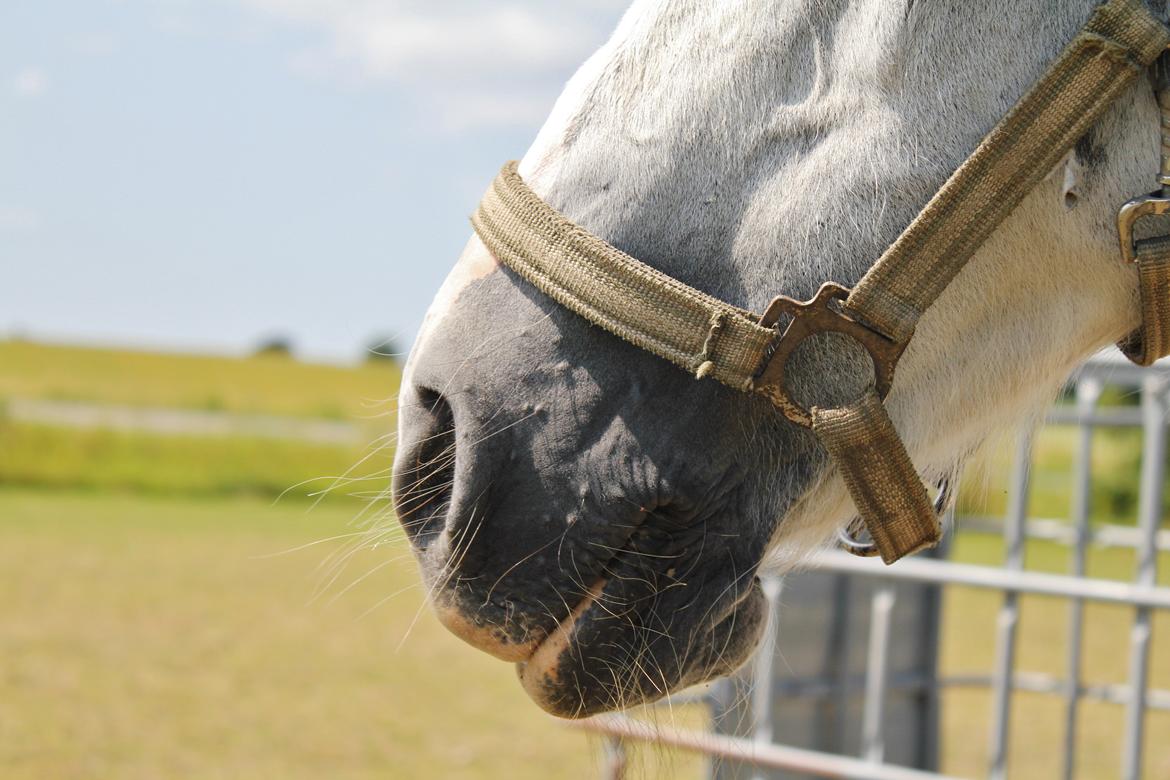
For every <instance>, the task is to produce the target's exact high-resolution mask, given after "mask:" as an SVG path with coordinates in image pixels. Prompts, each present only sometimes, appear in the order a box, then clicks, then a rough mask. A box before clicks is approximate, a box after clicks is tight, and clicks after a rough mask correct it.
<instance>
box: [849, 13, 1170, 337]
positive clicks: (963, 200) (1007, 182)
mask: <svg viewBox="0 0 1170 780" xmlns="http://www.w3.org/2000/svg"><path fill="white" fill-rule="evenodd" d="M1168 44H1170V31H1168V30H1167V28H1166V27H1165V25H1163V24H1162V23H1161V22H1160V21H1158V20H1157V19H1155V18H1154V17H1153V15H1151V13H1150V12H1149V10H1147V9H1146V7H1145V5H1144V4H1143V3H1142V2H1140V0H1110V2H1108V3H1105V4H1104V5H1102V6H1100V7H1099V8H1098V9H1097V10H1096V11H1095V12H1094V14H1093V16H1092V18H1091V19H1090V20H1089V22H1088V24H1086V25H1085V27H1084V28H1083V29H1082V30H1081V32H1080V34H1078V35H1077V37H1076V38H1075V39H1073V41H1072V43H1070V44H1069V45H1068V46H1067V47H1066V48H1065V49H1064V51H1063V52H1062V53H1061V55H1060V56H1059V57H1058V58H1057V59H1056V61H1055V62H1053V63H1052V65H1050V66H1049V68H1048V70H1047V71H1046V72H1045V74H1044V76H1043V77H1042V78H1041V79H1040V80H1039V81H1038V82H1036V84H1035V85H1034V86H1033V87H1032V88H1031V89H1030V90H1029V91H1028V92H1027V93H1026V94H1025V95H1024V97H1023V98H1021V99H1020V101H1019V102H1018V103H1016V105H1015V106H1014V107H1013V108H1012V109H1011V110H1010V111H1009V112H1008V113H1007V115H1006V116H1004V118H1003V119H1002V120H1001V121H1000V122H999V124H998V125H996V126H995V128H994V129H993V130H992V131H991V132H990V133H989V134H988V135H987V136H986V137H985V138H984V139H983V141H982V142H980V144H979V146H978V147H977V148H976V150H975V152H974V153H973V154H972V155H971V156H970V157H968V158H967V160H966V161H965V162H964V163H963V164H962V166H960V167H959V169H958V170H956V171H955V173H954V174H952V175H951V177H950V179H948V180H947V182H946V183H945V184H944V185H943V186H942V188H941V189H940V190H939V191H938V192H937V193H936V194H935V196H934V197H933V198H931V200H930V202H929V203H928V204H927V205H926V207H925V208H923V210H922V211H921V212H920V213H919V214H918V216H917V217H916V218H915V219H914V221H913V222H912V223H910V225H909V227H907V228H906V230H905V231H904V232H903V233H902V235H901V236H899V237H898V239H897V240H896V241H895V242H894V243H893V244H892V245H891V246H890V248H889V249H887V250H886V251H885V253H884V254H883V255H882V256H881V258H880V259H879V260H878V261H877V263H876V264H875V265H874V266H873V267H872V268H870V270H869V272H868V273H866V274H865V276H864V277H863V278H862V279H861V281H860V282H858V284H857V286H856V287H854V288H853V292H852V293H851V294H850V295H849V299H848V301H847V302H846V304H845V308H846V309H847V310H848V311H849V312H850V313H851V314H853V315H855V316H856V317H859V318H860V319H862V320H863V321H865V322H867V323H869V324H870V325H872V326H874V327H876V328H877V329H878V330H880V331H881V332H882V333H884V334H885V335H886V336H888V337H890V338H892V339H894V340H895V341H899V342H904V341H906V340H907V339H909V338H910V336H911V334H912V333H913V332H914V327H915V326H916V325H917V324H918V319H919V318H920V317H921V316H922V314H923V312H925V311H926V310H927V309H928V308H929V307H930V305H931V304H932V303H934V301H935V299H937V298H938V297H939V295H940V294H942V291H943V290H944V289H945V288H946V287H947V285H948V284H950V283H951V280H952V279H954V277H955V275H956V274H958V273H959V271H960V270H961V269H962V268H963V266H964V265H965V264H966V263H967V261H968V260H969V259H970V258H971V257H972V255H974V254H975V252H976V251H977V250H978V249H979V246H980V245H981V244H982V243H983V242H984V241H985V240H986V239H987V237H988V236H989V235H991V233H992V232H993V231H994V230H995V229H996V228H997V227H999V225H1000V223H1002V222H1003V220H1004V219H1006V218H1007V216H1008V214H1010V213H1011V212H1012V210H1013V209H1015V208H1016V206H1017V205H1019V203H1020V201H1022V200H1023V199H1024V197H1025V196H1026V195H1027V194H1028V193H1029V192H1031V191H1032V189H1034V188H1035V186H1036V185H1037V184H1038V183H1039V182H1040V181H1041V179H1043V178H1044V177H1045V176H1046V175H1048V172H1049V171H1051V170H1052V168H1053V166H1055V165H1056V163H1057V162H1059V161H1060V158H1061V157H1063V156H1064V155H1065V153H1067V152H1068V150H1069V149H1071V148H1072V147H1073V145H1074V144H1075V143H1076V142H1077V140H1078V139H1079V138H1080V137H1081V136H1083V135H1084V134H1085V133H1086V132H1087V131H1088V129H1089V128H1090V126H1092V124H1093V123H1094V122H1096V121H1097V119H1098V118H1099V117H1100V116H1101V115H1102V114H1103V113H1104V112H1105V110H1106V109H1107V108H1109V106H1110V105H1111V104H1112V103H1113V102H1114V101H1115V100H1117V98H1118V96H1119V95H1120V94H1121V93H1122V92H1123V91H1124V90H1126V89H1127V88H1128V87H1129V86H1130V85H1131V84H1132V83H1133V82H1134V81H1135V80H1136V79H1137V78H1138V76H1139V75H1141V74H1142V73H1143V72H1144V71H1145V69H1146V67H1147V66H1149V65H1150V63H1151V62H1153V61H1154V59H1155V58H1156V57H1157V56H1158V54H1159V53H1160V52H1161V51H1162V50H1163V49H1165V48H1166V46H1167V45H1168Z"/></svg>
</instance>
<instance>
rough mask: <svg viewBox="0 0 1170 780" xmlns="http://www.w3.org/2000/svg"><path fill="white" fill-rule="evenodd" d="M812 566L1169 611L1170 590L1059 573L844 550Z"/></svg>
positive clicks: (819, 557) (826, 555) (816, 559)
mask: <svg viewBox="0 0 1170 780" xmlns="http://www.w3.org/2000/svg"><path fill="white" fill-rule="evenodd" d="M812 560H813V563H814V565H815V566H816V567H817V568H820V569H827V570H832V571H837V572H841V573H842V574H864V575H865V576H867V577H875V578H879V579H892V580H905V581H907V582H930V583H940V584H944V585H967V586H969V587H972V588H981V589H985V590H997V591H1003V592H1007V593H1035V594H1038V595H1041V596H1061V597H1068V596H1074V597H1078V598H1083V599H1086V600H1088V601H1098V602H1102V603H1106V604H1123V605H1125V606H1130V607H1132V606H1146V607H1154V608H1156V609H1170V588H1167V587H1156V586H1155V587H1149V586H1145V585H1135V584H1133V583H1130V582H1116V581H1114V580H1098V579H1077V578H1076V577H1069V576H1066V575H1063V574H1045V573H1043V572H1035V571H1005V570H1004V569H999V568H996V567H994V566H976V565H974V564H970V563H949V562H943V561H932V560H929V559H925V558H903V559H902V560H900V561H898V565H897V566H884V565H882V563H881V562H880V561H876V562H875V561H873V560H872V559H869V558H858V557H856V556H853V555H849V554H848V553H844V552H837V551H835V550H834V551H827V552H823V553H820V554H818V555H816V556H814V557H813V559H812Z"/></svg>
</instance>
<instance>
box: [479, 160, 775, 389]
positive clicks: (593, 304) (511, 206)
mask: <svg viewBox="0 0 1170 780" xmlns="http://www.w3.org/2000/svg"><path fill="white" fill-rule="evenodd" d="M471 222H472V225H473V226H474V227H475V232H476V233H477V234H478V235H479V237H480V240H482V241H483V243H484V244H485V245H486V246H487V248H488V250H489V251H490V252H491V253H492V254H493V255H494V256H495V257H496V259H497V260H499V261H500V262H501V263H503V264H504V265H506V266H508V267H509V268H511V269H512V270H513V271H515V272H516V273H517V274H519V275H520V276H521V277H523V278H524V279H527V280H528V281H529V282H531V283H532V284H533V285H535V286H536V288H537V289H539V290H540V291H541V292H543V293H545V294H546V295H548V296H549V297H551V298H552V299H553V300H555V301H557V302H558V303H560V304H561V305H562V306H565V307H566V308H568V309H571V310H573V311H575V312H576V313H577V314H580V315H581V316H582V317H584V318H585V319H587V320H589V321H590V322H592V323H593V324H594V325H600V326H601V327H603V328H605V329H606V330H608V331H609V332H611V333H613V334H615V335H617V336H620V337H621V338H623V339H625V340H626V341H628V342H630V343H631V344H634V345H636V346H638V347H641V348H642V349H645V350H647V351H649V352H653V353H654V354H655V355H658V356H659V357H662V358H666V359H667V360H669V361H670V362H672V363H675V364H676V365H679V366H681V367H682V368H685V369H686V370H687V371H689V372H691V374H692V375H694V376H698V377H705V376H711V377H713V378H715V379H718V380H719V381H720V382H723V383H724V384H727V385H730V386H732V387H734V388H735V389H737V390H748V389H750V387H751V379H752V376H753V375H754V374H755V373H756V371H757V370H758V369H759V367H760V363H761V361H762V360H763V356H764V352H765V351H766V350H767V348H768V346H769V344H770V343H771V341H772V340H773V339H774V338H775V337H776V331H774V330H772V329H771V328H764V327H761V326H760V325H759V324H757V323H758V321H759V317H758V315H755V314H752V313H751V312H748V311H744V310H743V309H739V308H737V307H735V306H732V305H731V304H728V303H724V302H723V301H720V300H719V299H717V298H713V297H711V296H710V295H706V294H704V293H702V292H699V291H698V290H696V289H694V288H692V287H689V286H687V285H685V284H683V283H682V282H680V281H678V280H677V279H674V278H672V277H670V276H667V275H666V274H664V273H662V272H661V271H658V270H655V269H654V268H651V267H650V266H648V265H646V264H645V263H642V262H640V261H638V260H636V259H634V258H633V257H630V256H629V255H627V254H626V253H625V252H622V251H621V250H619V249H617V248H615V247H613V246H610V245H609V244H607V243H606V242H604V241H602V240H601V239H600V238H597V237H596V236H594V235H591V234H590V233H588V232H587V231H585V230H584V229H583V228H581V227H579V226H577V225H575V224H573V223H572V222H570V221H569V220H568V219H566V218H565V217H564V216H563V215H561V214H560V213H559V212H557V211H556V210H555V209H553V208H552V207H551V206H549V205H548V204H547V203H545V202H544V201H543V200H541V199H540V198H539V197H538V196H537V195H536V194H535V193H534V192H532V190H531V189H529V187H528V185H527V184H525V183H524V180H523V179H521V178H520V174H519V173H517V170H516V163H515V162H510V163H508V164H507V165H505V166H504V169H503V170H502V171H500V175H499V176H497V177H496V180H495V181H493V182H492V185H491V186H490V187H489V188H488V191H487V193H486V194H485V195H484V197H483V200H482V201H481V202H480V204H479V208H478V209H477V210H476V212H475V214H474V216H472V218H471Z"/></svg>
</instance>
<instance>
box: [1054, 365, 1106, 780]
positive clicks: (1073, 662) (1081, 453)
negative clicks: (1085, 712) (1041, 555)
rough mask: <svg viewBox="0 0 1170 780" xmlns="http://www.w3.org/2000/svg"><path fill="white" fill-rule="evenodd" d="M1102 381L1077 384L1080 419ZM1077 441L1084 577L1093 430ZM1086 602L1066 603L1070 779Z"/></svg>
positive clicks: (1076, 545) (1078, 570) (1073, 570)
mask: <svg viewBox="0 0 1170 780" xmlns="http://www.w3.org/2000/svg"><path fill="white" fill-rule="evenodd" d="M1101 390H1102V385H1101V380H1100V379H1098V378H1096V377H1084V378H1082V379H1080V380H1079V381H1078V382H1077V384H1076V409H1077V412H1078V413H1079V414H1080V416H1081V418H1082V420H1083V419H1084V418H1085V417H1088V416H1089V415H1090V414H1092V412H1093V409H1094V408H1096V406H1097V401H1098V399H1100V397H1101ZM1079 433H1080V435H1079V437H1078V440H1077V452H1076V463H1075V464H1074V466H1073V485H1074V488H1073V490H1074V492H1073V500H1072V524H1073V533H1074V537H1073V548H1072V560H1071V561H1070V567H1069V569H1070V570H1069V573H1070V574H1071V575H1072V576H1073V577H1084V576H1085V563H1086V559H1087V554H1088V546H1089V510H1090V501H1091V500H1092V492H1093V428H1092V427H1091V426H1089V425H1085V424H1083V422H1082V424H1081V426H1080V431H1079ZM1084 619H1085V602H1084V601H1083V600H1081V599H1077V598H1074V599H1072V600H1071V601H1070V602H1069V614H1068V639H1067V640H1066V644H1067V648H1066V650H1067V656H1066V660H1065V666H1066V672H1065V676H1066V684H1065V692H1064V766H1063V769H1064V775H1063V776H1064V778H1065V780H1073V776H1074V775H1075V773H1076V761H1077V742H1076V740H1077V710H1078V705H1079V703H1080V693H1081V651H1082V649H1083V635H1084Z"/></svg>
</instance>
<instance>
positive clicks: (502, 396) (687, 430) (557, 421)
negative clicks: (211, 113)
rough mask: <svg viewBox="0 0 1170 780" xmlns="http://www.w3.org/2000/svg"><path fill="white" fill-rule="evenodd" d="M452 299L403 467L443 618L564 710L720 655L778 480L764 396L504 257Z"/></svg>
mask: <svg viewBox="0 0 1170 780" xmlns="http://www.w3.org/2000/svg"><path fill="white" fill-rule="evenodd" d="M468 254H469V255H471V257H468V256H467V255H465V257H464V260H463V261H462V262H463V263H464V264H467V263H469V262H472V263H477V264H478V266H479V267H480V268H484V267H491V266H493V265H494V264H493V263H492V261H491V260H490V258H487V256H486V250H484V249H483V248H482V246H481V245H479V243H478V241H473V242H472V244H471V245H470V247H469V249H468ZM485 264H486V265H485ZM452 303H453V304H454V305H451V306H449V307H448V308H447V310H446V311H445V312H436V313H434V314H433V315H432V316H433V318H439V321H437V322H434V321H432V322H430V323H428V326H427V329H426V333H425V334H424V336H423V338H422V339H421V340H420V343H419V345H418V346H417V347H416V350H415V353H414V356H413V357H412V363H411V366H410V369H409V372H408V379H407V381H406V383H405V386H404V388H403V393H402V396H401V399H400V404H401V412H400V416H401V422H400V428H401V429H400V442H401V444H400V450H399V453H398V458H397V463H396V468H395V499H396V505H397V510H398V513H399V517H400V521H401V523H402V525H403V527H404V528H405V529H406V530H407V532H408V536H409V538H410V540H411V542H412V544H413V546H414V550H415V552H416V553H417V556H418V558H419V561H420V562H421V566H422V571H423V574H424V579H425V581H426V585H427V586H428V588H430V592H431V600H432V603H433V605H434V606H435V608H436V610H437V612H438V615H439V617H440V619H441V620H442V621H443V622H444V624H445V625H447V627H448V628H450V629H451V630H452V631H453V632H454V633H456V634H457V635H459V636H460V637H462V638H463V639H465V640H466V641H468V642H469V643H471V644H473V645H475V646H476V647H479V648H480V649H482V650H485V651H487V652H489V653H491V654H493V655H495V656H497V657H499V658H501V659H504V660H507V661H513V662H516V663H517V664H518V669H519V672H520V677H521V681H522V683H523V685H524V688H525V689H526V690H527V691H528V693H529V694H530V695H531V696H532V697H533V699H535V700H536V701H537V702H538V703H539V704H540V705H541V706H542V707H544V708H545V709H546V710H548V711H550V712H552V713H554V714H557V715H561V716H566V717H579V716H585V715H589V714H593V713H596V712H600V711H604V710H609V709H614V708H617V707H621V706H626V705H629V704H634V703H638V702H641V701H646V700H653V699H656V698H659V697H661V696H663V695H664V694H666V693H667V692H669V691H672V690H676V689H678V688H680V687H684V686H687V685H690V684H694V683H698V682H702V681H704V680H707V679H710V678H712V677H714V676H717V675H722V674H726V673H728V672H730V671H732V670H734V669H735V668H736V667H737V666H738V665H740V664H741V663H742V662H743V661H744V660H746V658H747V656H748V655H749V654H750V652H751V651H752V649H753V648H754V647H755V645H756V643H757V640H758V636H759V634H760V631H761V629H762V626H763V624H764V620H765V601H764V599H763V597H762V595H761V592H760V587H759V584H758V581H757V578H756V570H757V567H758V566H759V563H760V560H761V557H762V556H763V553H764V550H765V547H766V546H767V543H768V540H769V537H770V536H771V534H772V532H773V526H774V519H775V518H777V517H779V516H780V515H781V514H782V507H780V506H777V505H776V503H775V499H774V498H773V497H774V496H777V495H779V494H781V493H783V494H786V495H787V494H791V491H776V490H773V489H771V486H769V485H766V484H762V483H763V482H766V481H767V473H768V469H767V468H766V464H767V462H768V461H769V458H770V457H771V452H772V450H771V448H770V446H769V443H771V442H774V441H776V434H775V432H774V431H772V430H771V426H774V425H777V424H778V423H777V419H776V415H775V413H774V411H773V410H772V409H771V408H770V407H769V406H768V404H767V403H766V402H763V401H761V400H760V399H758V398H752V397H749V396H746V395H743V394H739V393H735V392H734V391H732V390H729V389H728V388H725V387H722V386H720V385H718V384H717V383H715V382H711V381H696V380H694V379H693V378H692V377H690V376H688V375H687V374H686V373H685V372H682V371H680V370H679V369H677V368H675V367H673V366H671V365H669V364H667V363H665V362H664V361H661V360H659V359H657V358H654V357H653V356H651V355H650V354H648V353H645V352H642V351H640V350H638V349H636V348H635V347H632V346H630V345H628V344H625V343H624V342H622V341H620V340H619V339H617V338H616V337H614V336H611V335H610V334H608V333H606V332H604V331H602V330H600V329H598V328H595V327H592V326H590V325H589V324H587V323H586V322H585V321H584V320H581V319H580V318H578V317H577V316H576V315H574V314H572V313H570V312H568V311H566V310H563V309H561V308H559V307H558V306H556V305H555V304H554V303H552V302H550V301H549V300H547V299H545V298H543V297H542V296H541V295H540V294H539V293H538V292H536V291H535V290H534V289H533V288H531V287H530V286H529V285H527V283H525V282H523V281H521V280H519V279H518V278H517V277H515V276H514V275H513V274H512V273H511V271H508V270H506V269H503V268H500V267H498V266H495V267H494V268H492V270H490V271H488V272H487V273H486V274H484V275H482V276H479V278H475V279H473V280H471V281H469V282H468V283H466V285H465V286H464V287H463V288H462V289H460V290H459V291H458V293H457V297H456V298H455V299H454V300H453V301H452ZM501 312H507V313H508V314H507V316H501V314H500V313H501ZM791 452H792V450H791V449H790V450H789V455H790V456H791ZM798 452H799V450H798ZM811 452H812V451H811V450H810V454H809V455H808V456H807V457H809V458H813V457H815V456H813V455H812V454H811ZM797 457H798V458H799V457H800V456H799V455H798V456H797ZM761 465H764V466H765V468H761ZM786 473H787V474H788V476H789V477H791V474H792V469H791V468H790V469H789V470H788V471H787V472H786Z"/></svg>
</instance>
